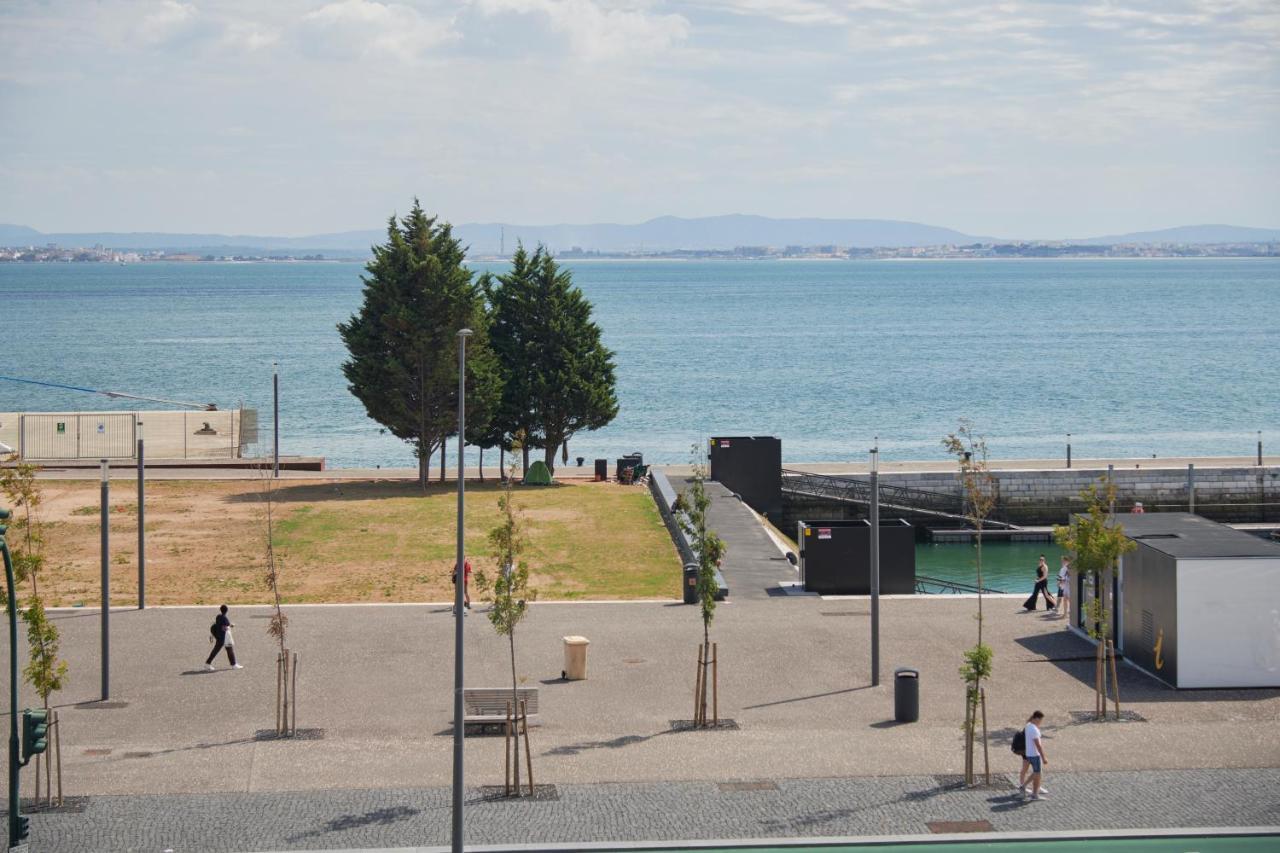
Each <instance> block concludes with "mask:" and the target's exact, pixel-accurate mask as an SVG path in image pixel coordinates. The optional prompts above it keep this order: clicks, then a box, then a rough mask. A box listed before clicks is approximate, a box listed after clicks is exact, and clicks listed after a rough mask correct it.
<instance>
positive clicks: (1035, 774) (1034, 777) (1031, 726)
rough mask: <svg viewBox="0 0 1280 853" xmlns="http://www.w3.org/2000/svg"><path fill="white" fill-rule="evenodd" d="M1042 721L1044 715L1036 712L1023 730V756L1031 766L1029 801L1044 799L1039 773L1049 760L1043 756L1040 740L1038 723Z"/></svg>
mask: <svg viewBox="0 0 1280 853" xmlns="http://www.w3.org/2000/svg"><path fill="white" fill-rule="evenodd" d="M1043 721H1044V713H1043V712H1042V711H1036V712H1035V713H1034V714H1032V715H1031V719H1029V720H1027V726H1026V728H1025V729H1024V730H1023V731H1024V732H1025V733H1026V738H1027V751H1026V755H1025V756H1024V757H1025V758H1026V760H1027V763H1028V764H1030V765H1031V799H1033V800H1042V799H1044V795H1045V791H1044V789H1042V788H1041V787H1040V772H1041V770H1042V769H1043V765H1046V764H1048V763H1049V759H1048V758H1046V757H1045V754H1044V744H1043V743H1042V742H1041V740H1040V723H1042V722H1043ZM1022 790H1023V791H1024V792H1025V791H1026V790H1027V788H1026V785H1025V784H1024V785H1023V786H1022Z"/></svg>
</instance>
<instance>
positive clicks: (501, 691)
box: [462, 687, 542, 730]
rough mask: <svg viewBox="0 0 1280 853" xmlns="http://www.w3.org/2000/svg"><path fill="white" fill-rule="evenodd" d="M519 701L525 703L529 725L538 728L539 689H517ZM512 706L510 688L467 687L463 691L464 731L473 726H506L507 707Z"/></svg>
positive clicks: (539, 722)
mask: <svg viewBox="0 0 1280 853" xmlns="http://www.w3.org/2000/svg"><path fill="white" fill-rule="evenodd" d="M516 699H517V701H520V702H524V703H525V711H526V713H528V715H529V725H531V726H538V725H541V724H542V721H541V720H540V719H539V717H538V688H536V687H517V688H516ZM510 704H511V688H510V687H466V688H463V691H462V714H463V716H462V724H463V728H464V730H465V729H466V728H469V727H472V726H478V727H481V728H484V727H486V726H505V725H506V723H507V706H508V705H510Z"/></svg>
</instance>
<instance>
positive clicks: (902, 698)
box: [893, 666, 920, 723]
mask: <svg viewBox="0 0 1280 853" xmlns="http://www.w3.org/2000/svg"><path fill="white" fill-rule="evenodd" d="M893 718H894V719H895V720H897V721H898V722H900V723H914V722H916V721H917V720H919V719H920V671H919V670H917V669H912V668H911V667H909V666H900V667H898V668H897V669H895V670H894V671H893Z"/></svg>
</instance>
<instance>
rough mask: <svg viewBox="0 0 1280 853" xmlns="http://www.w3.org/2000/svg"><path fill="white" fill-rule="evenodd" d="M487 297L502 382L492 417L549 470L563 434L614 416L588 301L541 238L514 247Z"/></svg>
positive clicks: (608, 355)
mask: <svg viewBox="0 0 1280 853" xmlns="http://www.w3.org/2000/svg"><path fill="white" fill-rule="evenodd" d="M490 299H491V301H492V311H493V313H492V316H493V325H492V328H491V329H490V341H491V343H492V346H493V350H494V353H495V354H496V355H497V358H498V362H499V364H500V365H501V371H502V378H503V383H504V385H503V392H502V402H501V404H500V406H499V408H498V415H497V419H498V423H499V424H500V425H501V431H502V432H503V433H504V434H505V435H506V436H508V437H510V436H513V435H515V434H516V432H517V431H523V433H524V435H525V442H524V444H525V446H526V447H529V446H533V447H541V448H543V451H544V460H545V461H546V464H547V467H548V468H550V469H551V470H553V471H554V470H555V463H556V451H558V450H559V449H560V448H561V447H562V446H563V445H565V443H566V442H568V441H569V439H570V438H572V437H573V436H574V435H575V434H576V433H578V432H580V431H583V430H594V429H599V428H600V427H602V426H605V425H606V424H608V423H609V422H610V421H612V420H613V419H614V418H615V417H617V414H618V398H617V393H616V390H615V381H614V375H613V370H614V365H613V353H612V352H610V351H609V350H608V349H606V348H605V347H604V345H603V344H602V343H601V342H600V327H599V326H597V325H596V324H595V323H594V322H593V321H592V320H591V303H590V302H588V301H587V299H586V297H585V296H583V295H582V291H581V290H579V289H578V288H577V287H575V286H574V284H573V278H572V276H571V275H570V273H569V271H568V270H566V269H562V268H561V267H560V266H559V265H558V264H557V263H556V262H555V259H554V258H553V257H552V256H551V254H550V253H549V252H548V251H547V250H546V249H545V248H543V247H542V246H539V247H538V249H537V250H536V251H535V252H534V253H533V254H532V255H530V254H529V253H528V252H526V251H525V249H524V247H523V246H520V247H518V248H517V250H516V253H515V255H514V256H513V257H512V259H511V271H510V272H509V273H507V274H506V275H501V276H498V278H497V285H496V286H495V287H493V288H492V291H491V294H490ZM504 443H505V444H506V446H510V443H509V441H508V442H504Z"/></svg>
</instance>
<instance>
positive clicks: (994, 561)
mask: <svg viewBox="0 0 1280 853" xmlns="http://www.w3.org/2000/svg"><path fill="white" fill-rule="evenodd" d="M1041 554H1044V555H1045V560H1046V561H1047V562H1048V564H1049V591H1050V592H1054V591H1055V590H1056V589H1057V582H1056V580H1055V579H1056V578H1057V577H1058V567H1059V566H1060V565H1061V562H1060V558H1061V557H1062V554H1063V551H1062V549H1061V548H1059V547H1058V546H1057V544H1055V543H1053V542H984V543H982V585H983V586H984V587H986V588H987V589H993V590H999V591H1000V592H1018V593H1025V594H1030V593H1031V588H1032V587H1034V586H1035V583H1036V562H1037V560H1038V559H1039V557H1040V555H1041ZM976 556H977V549H976V548H975V547H974V546H973V545H971V544H967V543H966V544H959V543H945V544H940V543H932V542H921V543H918V544H917V545H916V575H917V576H923V577H930V578H937V579H938V580H944V581H952V582H957V583H963V584H969V585H976V584H977V582H978V574H977V565H976ZM929 591H930V592H937V591H939V590H937V589H936V588H934V587H929ZM1040 606H1041V607H1043V606H1044V605H1043V603H1042V604H1041V605H1040Z"/></svg>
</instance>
